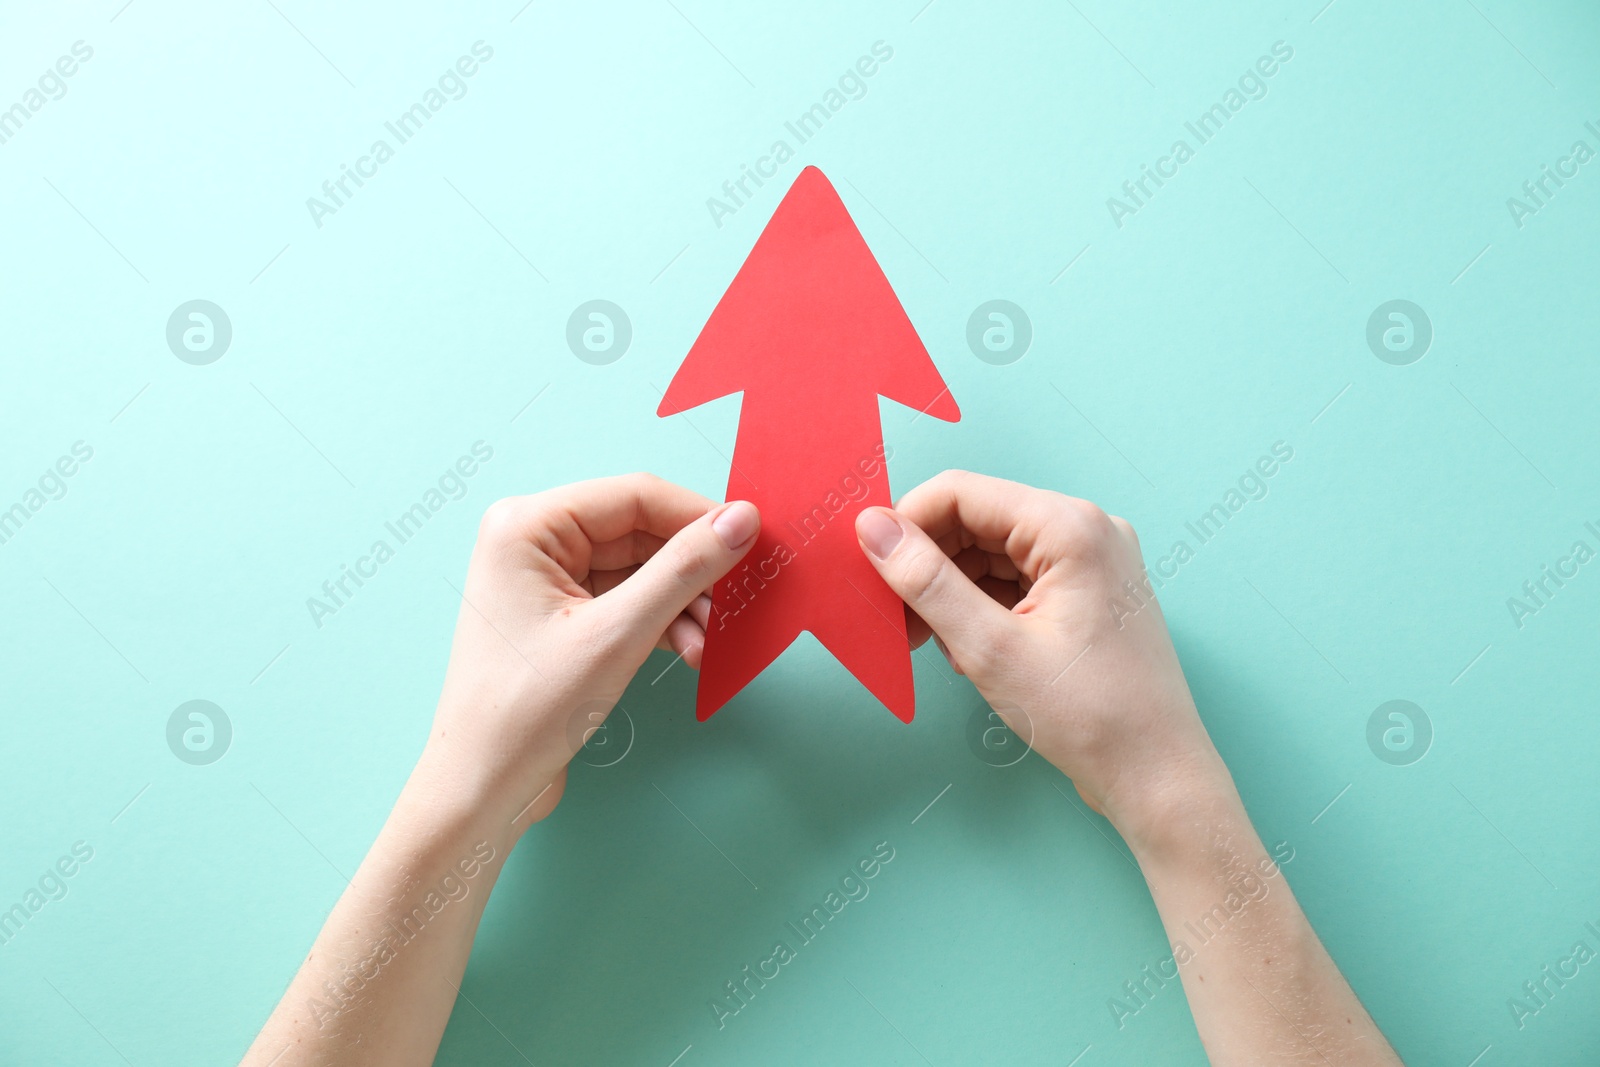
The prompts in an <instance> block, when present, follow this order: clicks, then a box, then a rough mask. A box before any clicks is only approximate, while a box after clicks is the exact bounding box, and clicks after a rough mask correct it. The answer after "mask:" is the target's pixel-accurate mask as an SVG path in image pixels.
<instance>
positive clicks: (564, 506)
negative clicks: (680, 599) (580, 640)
mask: <svg viewBox="0 0 1600 1067" xmlns="http://www.w3.org/2000/svg"><path fill="white" fill-rule="evenodd" d="M712 506H713V504H712V502H711V501H710V500H707V499H706V498H705V497H703V496H701V495H700V494H699V493H696V492H694V491H693V490H691V489H685V488H684V487H682V486H680V485H674V484H672V483H671V482H668V481H665V480H663V479H661V478H657V477H656V476H655V475H653V474H628V475H623V476H620V477H616V478H598V479H595V480H593V481H588V482H579V483H577V484H576V485H568V486H563V487H561V488H559V489H551V490H549V491H547V492H543V493H535V494H534V495H532V496H521V497H509V498H507V499H505V500H501V501H499V502H498V503H496V504H495V505H493V506H492V507H491V508H490V509H489V514H488V515H486V516H485V517H484V521H485V526H486V528H489V531H488V532H492V533H493V535H494V536H496V537H498V538H500V539H502V540H506V541H513V540H516V541H524V542H527V543H530V544H532V545H533V546H534V547H535V548H536V549H538V550H539V551H541V552H543V553H544V554H545V555H547V556H549V557H550V558H551V559H552V560H554V561H555V562H556V563H557V564H558V565H559V566H560V567H561V568H562V569H563V570H565V571H566V572H567V573H568V574H570V575H572V576H573V579H574V580H575V581H581V580H582V579H583V578H584V577H586V576H587V575H588V573H589V569H590V567H591V565H592V564H591V560H592V558H593V555H594V551H595V546H597V545H604V544H606V543H607V542H612V541H616V540H618V539H621V538H630V537H631V535H632V533H633V531H635V530H641V531H644V532H645V533H648V534H651V535H653V536H654V537H656V538H660V539H663V540H664V539H666V538H669V537H672V536H673V535H674V534H676V533H677V532H678V531H679V530H681V529H683V528H684V527H685V526H687V525H688V524H689V523H691V522H693V521H694V520H696V519H698V518H700V517H701V516H702V515H704V514H705V513H706V512H707V511H709V510H710V509H711V508H712ZM641 547H642V546H639V545H629V546H628V553H627V554H629V555H632V556H634V557H635V558H634V559H633V560H631V562H642V560H640V559H639V558H637V557H639V556H640V555H641V552H640V551H638V550H637V549H639V548H641ZM608 562H614V561H608Z"/></svg>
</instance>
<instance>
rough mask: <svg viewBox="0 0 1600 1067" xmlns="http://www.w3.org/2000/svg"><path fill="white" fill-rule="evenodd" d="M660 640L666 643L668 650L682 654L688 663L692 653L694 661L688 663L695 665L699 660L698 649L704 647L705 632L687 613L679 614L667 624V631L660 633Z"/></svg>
mask: <svg viewBox="0 0 1600 1067" xmlns="http://www.w3.org/2000/svg"><path fill="white" fill-rule="evenodd" d="M661 640H662V641H663V642H665V643H666V646H667V649H668V651H670V652H675V653H677V654H678V655H679V656H682V657H683V661H684V662H685V663H689V658H690V656H691V655H693V657H694V662H693V663H689V665H690V666H691V667H697V666H698V665H699V662H700V651H701V650H702V649H703V648H704V647H705V643H706V632H705V630H704V629H703V628H702V627H701V626H700V624H699V623H697V622H695V621H694V620H693V619H691V618H689V616H688V615H684V614H680V615H679V616H678V617H677V618H676V619H673V620H672V622H671V623H669V624H668V625H667V632H666V633H664V634H662V635H661Z"/></svg>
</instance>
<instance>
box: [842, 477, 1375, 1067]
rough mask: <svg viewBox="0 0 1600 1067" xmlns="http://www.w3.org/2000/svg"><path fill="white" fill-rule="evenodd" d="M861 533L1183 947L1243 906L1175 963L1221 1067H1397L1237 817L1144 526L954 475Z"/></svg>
mask: <svg viewBox="0 0 1600 1067" xmlns="http://www.w3.org/2000/svg"><path fill="white" fill-rule="evenodd" d="M856 533H857V536H858V538H859V539H860V541H861V545H862V549H863V551H865V552H866V554H867V558H868V559H870V560H871V561H872V562H873V564H874V566H876V567H877V568H878V572H879V573H880V574H881V575H882V576H883V578H884V580H885V581H886V582H888V584H889V586H890V587H891V588H892V589H894V590H895V592H897V593H898V594H899V595H900V597H901V598H902V599H903V600H904V601H905V602H906V604H907V606H908V608H909V609H910V611H911V612H913V613H914V617H913V618H912V619H911V631H912V640H913V641H914V642H917V643H920V642H921V641H924V640H926V639H927V637H928V636H929V635H930V632H931V634H932V635H934V636H936V637H937V639H938V641H939V644H940V647H941V648H942V649H943V650H944V652H945V655H946V656H947V657H948V658H949V660H950V662H951V665H952V666H953V667H955V668H956V670H958V671H960V672H961V673H962V674H965V675H966V676H967V678H968V679H970V680H971V681H972V683H973V685H975V686H976V687H977V689H978V691H979V693H981V694H982V695H983V697H984V699H986V700H987V701H988V702H989V704H990V706H991V707H993V708H994V709H995V711H996V712H997V713H998V714H999V715H1000V716H1001V718H1002V719H1004V720H1005V721H1006V724H1007V725H1008V726H1010V727H1011V728H1012V730H1013V731H1015V732H1016V733H1017V734H1018V735H1019V736H1021V737H1022V738H1023V739H1024V740H1027V741H1029V742H1030V743H1031V745H1032V747H1033V748H1034V749H1035V750H1036V751H1037V752H1038V753H1039V754H1040V755H1041V756H1043V757H1044V758H1045V759H1047V760H1049V761H1050V762H1051V763H1052V764H1054V765H1055V766H1056V767H1057V768H1058V769H1060V770H1061V771H1062V773H1064V774H1065V775H1067V776H1068V777H1069V778H1071V779H1072V781H1073V783H1074V784H1075V785H1076V786H1077V788H1078V792H1079V793H1080V794H1081V795H1082V796H1083V798H1084V800H1085V801H1087V802H1088V803H1089V805H1090V806H1091V807H1093V808H1094V809H1095V810H1096V811H1098V812H1100V813H1101V814H1103V815H1105V816H1106V817H1107V818H1108V819H1109V820H1110V821H1111V823H1112V825H1114V826H1115V827H1116V828H1117V830H1118V831H1119V832H1120V833H1121V834H1122V836H1123V839H1124V840H1125V841H1127V843H1128V845H1129V847H1130V848H1131V849H1132V850H1133V854H1134V857H1135V858H1136V859H1137V860H1138V862H1139V868H1140V870H1141V871H1142V872H1143V873H1144V877H1145V881H1146V883H1147V884H1148V885H1149V887H1150V892H1151V895H1152V896H1153V897H1154V899H1155V903H1156V908H1157V910H1158V911H1159V912H1160V915H1161V921H1162V923H1163V925H1164V926H1165V928H1166V931H1167V936H1168V938H1169V940H1170V941H1171V942H1172V943H1173V944H1177V943H1178V942H1180V941H1182V942H1186V943H1194V942H1196V940H1197V939H1196V938H1195V936H1194V934H1193V933H1192V931H1191V930H1190V929H1187V928H1186V924H1194V923H1196V922H1198V921H1200V920H1201V919H1202V917H1205V916H1207V915H1211V914H1214V909H1215V908H1216V907H1217V905H1218V904H1220V903H1222V902H1224V901H1225V900H1227V899H1228V898H1229V895H1230V894H1233V895H1234V899H1235V900H1236V901H1237V900H1239V899H1241V898H1243V899H1245V900H1247V901H1248V902H1247V903H1245V904H1244V905H1243V906H1242V907H1241V908H1239V909H1238V910H1237V911H1234V912H1232V913H1231V914H1230V915H1229V917H1228V918H1227V921H1226V924H1225V925H1223V926H1222V928H1221V932H1220V933H1218V934H1217V935H1216V936H1214V937H1211V938H1210V939H1208V940H1207V941H1206V942H1205V944H1204V947H1203V948H1199V949H1197V950H1196V951H1195V952H1194V954H1193V955H1192V957H1189V956H1188V954H1186V953H1182V954H1179V956H1180V958H1179V959H1178V963H1179V964H1180V966H1179V973H1180V974H1181V975H1182V979H1183V989H1184V992H1185V994H1186V995H1187V997H1188V1000H1189V1008H1190V1011H1191V1013H1192V1014H1193V1016H1194V1020H1195V1025H1196V1027H1197V1028H1198V1029H1199V1032H1200V1039H1201V1042H1202V1043H1203V1044H1204V1045H1205V1048H1206V1052H1207V1054H1208V1055H1209V1056H1210V1059H1211V1062H1212V1064H1214V1065H1218V1067H1222V1065H1228V1067H1233V1065H1244V1064H1274V1065H1276V1064H1288V1063H1330V1064H1340V1065H1345V1064H1361V1065H1378V1064H1383V1065H1392V1064H1398V1063H1400V1059H1399V1057H1398V1056H1397V1055H1396V1054H1395V1052H1394V1050H1393V1049H1392V1048H1390V1046H1389V1044H1388V1042H1387V1041H1386V1040H1385V1039H1384V1037H1383V1034H1382V1033H1381V1032H1380V1031H1379V1030H1378V1027H1377V1025H1376V1024H1375V1023H1374V1022H1373V1021H1372V1018H1371V1017H1370V1016H1369V1015H1368V1014H1367V1012H1366V1010H1365V1009H1364V1008H1363V1007H1362V1005H1361V1002H1360V1001H1359V1000H1358V999H1356V996H1355V994H1354V992H1352V990H1351V989H1350V986H1349V983H1347V982H1346V981H1345V979H1344V976H1343V975H1342V974H1341V973H1340V972H1339V969H1338V967H1337V966H1335V964H1334V962H1333V960H1332V958H1331V957H1330V956H1329V955H1328V952H1327V950H1326V949H1325V948H1324V947H1323V945H1322V942H1321V941H1320V940H1318V938H1317V935H1316V933H1315V932H1314V931H1313V930H1312V929H1311V925H1310V923H1309V922H1308V921H1307V920H1306V917H1305V914H1304V913H1303V912H1302V911H1301V910H1300V905H1299V904H1298V903H1297V902H1296V901H1295V898H1294V894H1293V893H1292V892H1291V891H1290V889H1289V887H1288V884H1287V882H1286V881H1285V880H1284V879H1283V878H1282V877H1281V872H1279V871H1278V870H1277V869H1276V867H1275V866H1274V864H1273V861H1272V859H1271V857H1269V856H1268V854H1267V851H1266V849H1265V848H1264V847H1263V846H1262V844H1261V840H1260V838H1259V837H1258V836H1257V834H1256V831H1255V828H1254V827H1253V826H1252V825H1251V823H1250V818H1249V816H1248V815H1247V814H1246V813H1245V809H1244V804H1243V802H1242V801H1241V800H1240V798H1239V792H1238V790H1237V789H1236V788H1235V787H1234V783H1233V778H1232V776H1231V775H1230V774H1229V773H1228V769H1227V766H1226V765H1225V764H1224V763H1223V761H1222V758H1221V756H1220V755H1218V753H1217V750H1216V747H1215V746H1214V745H1213V744H1212V742H1211V738H1210V736H1209V735H1208V734H1207V733H1206V729H1205V726H1204V725H1203V724H1202V723H1201V721H1200V716H1199V713H1198V711H1197V710H1196V708H1195V704H1194V700H1193V698H1192V697H1191V696H1190V693H1189V686H1188V683H1187V682H1186V681H1185V679H1184V676H1183V670H1182V668H1181V667H1180V666H1179V664H1178V657H1177V653H1176V652H1175V651H1174V649H1173V646H1172V640H1171V638H1170V636H1169V635H1168V632H1167V624H1166V621H1165V619H1164V618H1163V617H1162V614H1161V608H1160V605H1159V604H1157V603H1156V601H1155V597H1154V593H1153V591H1151V590H1150V589H1149V586H1148V583H1147V582H1146V579H1145V574H1144V564H1143V560H1142V558H1141V556H1140V553H1139V542H1138V538H1137V537H1136V536H1135V534H1134V531H1133V527H1132V526H1130V525H1129V524H1128V523H1127V522H1126V521H1124V520H1123V519H1120V518H1117V517H1115V516H1109V515H1107V514H1106V513H1105V512H1104V511H1102V510H1101V509H1100V508H1098V507H1096V506H1095V505H1094V504H1091V503H1089V502H1088V501H1085V500H1078V499H1075V498H1073V497H1068V496H1063V495H1061V494H1059V493H1053V492H1048V491H1045V490H1040V489H1034V488H1030V487H1028V486H1024V485H1019V484H1017V483H1015V482H1007V481H1002V480H1000V479H997V478H987V477H983V476H980V475H976V474H969V473H966V472H961V471H947V472H945V473H944V474H941V475H939V476H937V477H935V478H933V479H932V480H931V481H928V482H926V483H924V484H923V485H921V486H918V487H917V488H916V489H913V490H912V491H911V492H909V493H907V494H906V495H905V496H904V497H903V498H902V499H901V500H900V501H899V504H898V506H897V510H890V509H888V508H869V509H867V510H865V511H863V512H862V513H861V514H860V516H858V518H857V521H856ZM1128 581H1132V582H1133V583H1134V586H1133V588H1134V590H1135V591H1137V592H1138V601H1137V602H1136V603H1138V604H1139V606H1138V610H1135V611H1132V612H1131V614H1130V613H1129V611H1128V610H1127V605H1128V604H1129V601H1130V599H1131V598H1130V597H1129V596H1128V593H1127V590H1128V587H1127V586H1126V585H1125V584H1124V583H1125V582H1128ZM1113 602H1117V603H1119V604H1120V605H1121V608H1119V609H1118V610H1113V609H1112V607H1111V605H1112V604H1113ZM1252 875H1253V877H1251V876H1252Z"/></svg>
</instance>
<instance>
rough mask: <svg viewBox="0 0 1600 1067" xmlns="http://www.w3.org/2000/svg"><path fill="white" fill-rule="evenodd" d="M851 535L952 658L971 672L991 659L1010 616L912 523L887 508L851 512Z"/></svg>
mask: <svg viewBox="0 0 1600 1067" xmlns="http://www.w3.org/2000/svg"><path fill="white" fill-rule="evenodd" d="M856 537H857V538H858V539H860V541H861V548H862V550H863V551H864V552H865V553H866V556H867V559H868V560H870V561H871V562H872V565H873V566H874V567H876V568H877V569H878V573H879V574H881V575H883V580H884V581H885V582H887V583H888V584H889V588H890V589H893V590H894V591H895V592H896V593H897V594H899V596H900V599H901V600H904V601H905V602H906V604H907V606H909V607H910V608H911V610H912V611H914V612H916V613H917V614H918V615H919V616H921V617H922V619H923V621H925V622H926V623H927V624H928V625H929V626H930V627H932V629H933V632H934V634H935V635H937V636H938V638H939V639H940V641H942V642H943V643H944V645H945V647H946V649H947V650H948V654H949V656H950V658H951V660H952V662H953V663H955V664H957V665H958V666H959V668H960V669H961V670H963V671H964V672H966V673H968V674H971V673H972V671H973V670H979V671H981V670H982V669H983V667H984V666H985V665H986V664H988V663H989V662H990V661H992V660H993V659H994V658H995V654H996V652H997V650H998V649H999V647H1000V646H1001V645H1002V644H1003V643H1005V642H1006V641H1007V639H1008V637H1009V635H1010V626H1011V624H1012V623H1013V621H1014V619H1013V617H1012V615H1011V613H1010V612H1009V611H1007V610H1006V609H1005V608H1003V607H1001V606H1000V605H999V604H998V603H996V602H995V601H994V600H993V599H992V598H991V597H990V596H989V595H988V594H987V593H985V592H984V591H983V590H981V589H979V588H978V587H977V586H976V585H975V584H973V582H972V581H971V580H970V579H969V578H968V577H967V576H966V575H965V574H962V573H961V568H960V567H957V566H956V564H955V561H954V560H952V559H951V558H950V557H949V556H947V555H945V554H944V551H943V550H942V549H940V548H939V546H938V545H936V544H934V543H933V540H932V539H931V538H930V537H929V536H928V535H927V534H925V533H923V532H922V530H921V528H920V527H918V526H917V524H916V523H914V522H912V521H911V520H910V519H907V518H906V517H905V516H903V515H901V514H899V513H898V512H896V511H893V510H891V509H889V508H866V509H865V510H863V511H862V512H861V514H860V515H858V516H856Z"/></svg>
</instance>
